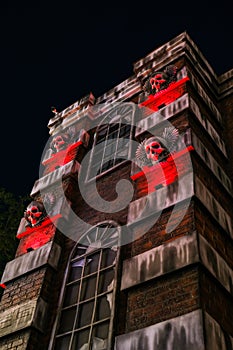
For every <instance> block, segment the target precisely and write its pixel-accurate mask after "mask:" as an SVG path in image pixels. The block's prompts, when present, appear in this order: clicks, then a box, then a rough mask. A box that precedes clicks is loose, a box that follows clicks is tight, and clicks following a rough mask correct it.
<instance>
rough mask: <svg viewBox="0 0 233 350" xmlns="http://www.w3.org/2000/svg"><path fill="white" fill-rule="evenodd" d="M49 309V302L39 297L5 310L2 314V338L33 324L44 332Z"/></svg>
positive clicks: (0, 320) (0, 325) (0, 331)
mask: <svg viewBox="0 0 233 350" xmlns="http://www.w3.org/2000/svg"><path fill="white" fill-rule="evenodd" d="M47 309H48V304H47V303H46V302H45V301H44V300H43V299H42V298H39V300H37V299H33V300H30V301H27V302H25V303H22V304H20V305H16V306H14V307H11V308H9V309H7V310H5V311H4V312H2V313H1V314H0V338H1V337H4V336H6V335H8V334H12V333H14V332H17V331H19V330H22V329H24V328H27V327H31V326H32V327H34V328H36V329H38V330H40V331H41V332H44V331H45V329H46V323H45V322H44V320H45V315H46V313H47Z"/></svg>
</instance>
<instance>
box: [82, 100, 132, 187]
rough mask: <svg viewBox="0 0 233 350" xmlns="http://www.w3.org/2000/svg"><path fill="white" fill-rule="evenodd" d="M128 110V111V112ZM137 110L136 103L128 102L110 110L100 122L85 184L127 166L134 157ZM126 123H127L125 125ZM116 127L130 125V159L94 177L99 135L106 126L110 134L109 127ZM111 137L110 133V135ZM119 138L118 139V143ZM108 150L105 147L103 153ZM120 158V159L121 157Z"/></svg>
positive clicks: (128, 155) (94, 139)
mask: <svg viewBox="0 0 233 350" xmlns="http://www.w3.org/2000/svg"><path fill="white" fill-rule="evenodd" d="M127 108H128V110H127ZM135 110H136V106H135V104H134V103H132V102H127V103H124V104H119V105H117V106H115V107H114V108H113V109H111V110H110V112H108V113H107V114H106V115H105V116H104V117H103V119H102V121H101V122H100V124H99V125H98V126H97V128H96V130H95V134H94V138H93V145H92V148H91V153H90V161H89V165H88V168H87V173H86V178H85V182H86V183H88V182H92V181H94V180H95V179H99V178H101V177H102V176H104V175H106V174H108V173H110V172H112V171H114V170H115V169H117V168H118V167H119V166H122V165H124V164H127V163H128V162H129V161H130V160H131V158H132V156H133V147H132V142H131V141H132V140H133V137H134V128H135V125H134V120H135ZM129 119H130V120H129ZM124 121H125V123H124ZM111 124H112V125H115V124H120V125H122V124H123V125H124V126H125V125H130V132H129V137H128V140H129V149H128V153H127V157H128V159H124V160H122V161H120V162H118V163H116V164H114V165H113V166H111V167H109V168H108V169H106V170H104V171H102V172H101V173H99V174H97V175H95V176H93V175H92V174H91V173H92V169H93V168H92V167H93V159H94V150H95V146H96V145H97V141H98V133H99V132H100V131H101V128H103V127H104V126H105V125H106V126H108V129H107V130H108V132H109V128H110V127H109V126H111ZM117 130H118V135H119V133H120V130H121V128H118V129H117ZM108 135H109V133H108ZM106 140H108V138H106V137H105V138H104V142H105V143H106ZM118 140H119V138H117V143H118V142H119V141H118ZM107 146H109V144H108V143H107ZM105 150H106V146H104V150H103V153H104V152H105ZM116 153H117V152H116V150H115V152H114V154H115V159H117V157H116ZM119 158H120V157H119ZM103 159H104V157H102V159H101V166H102V164H103Z"/></svg>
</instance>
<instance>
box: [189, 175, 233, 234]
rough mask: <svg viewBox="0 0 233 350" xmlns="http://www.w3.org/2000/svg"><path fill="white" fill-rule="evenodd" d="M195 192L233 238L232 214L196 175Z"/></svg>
mask: <svg viewBox="0 0 233 350" xmlns="http://www.w3.org/2000/svg"><path fill="white" fill-rule="evenodd" d="M195 194H196V196H197V197H198V198H199V199H200V201H201V202H202V203H203V204H204V205H205V206H206V208H207V209H208V210H209V212H210V213H211V214H212V215H213V217H214V218H215V219H216V220H217V221H218V222H219V224H220V225H221V226H222V227H223V228H224V229H225V230H226V231H227V232H228V233H229V234H230V236H231V237H232V238H233V231H232V221H231V217H230V215H229V214H228V213H227V212H226V210H225V209H224V208H223V207H222V206H221V205H220V204H219V202H218V201H217V200H216V199H215V198H214V196H213V195H212V193H211V192H210V191H209V190H208V189H207V188H206V186H205V185H204V184H203V183H202V182H201V180H200V179H199V178H198V177H197V176H195Z"/></svg>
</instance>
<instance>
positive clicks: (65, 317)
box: [59, 307, 76, 333]
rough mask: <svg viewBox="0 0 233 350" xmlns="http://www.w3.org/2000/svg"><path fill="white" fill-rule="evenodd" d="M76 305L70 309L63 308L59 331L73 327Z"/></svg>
mask: <svg viewBox="0 0 233 350" xmlns="http://www.w3.org/2000/svg"><path fill="white" fill-rule="evenodd" d="M75 314H76V307H72V308H71V309H68V310H63V311H62V313H61V320H60V328H59V333H65V332H68V331H71V330H72V329H73V324H74V317H75Z"/></svg>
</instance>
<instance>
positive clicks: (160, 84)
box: [150, 72, 166, 92]
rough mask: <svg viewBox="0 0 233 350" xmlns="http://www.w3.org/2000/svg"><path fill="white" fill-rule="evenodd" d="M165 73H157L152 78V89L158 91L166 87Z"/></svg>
mask: <svg viewBox="0 0 233 350" xmlns="http://www.w3.org/2000/svg"><path fill="white" fill-rule="evenodd" d="M164 78H165V76H164V74H163V73H160V72H158V73H156V74H155V75H154V76H153V77H152V78H150V85H151V89H152V91H155V92H158V91H160V90H162V89H164V85H165V84H166V79H164Z"/></svg>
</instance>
